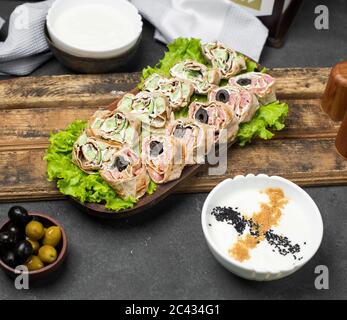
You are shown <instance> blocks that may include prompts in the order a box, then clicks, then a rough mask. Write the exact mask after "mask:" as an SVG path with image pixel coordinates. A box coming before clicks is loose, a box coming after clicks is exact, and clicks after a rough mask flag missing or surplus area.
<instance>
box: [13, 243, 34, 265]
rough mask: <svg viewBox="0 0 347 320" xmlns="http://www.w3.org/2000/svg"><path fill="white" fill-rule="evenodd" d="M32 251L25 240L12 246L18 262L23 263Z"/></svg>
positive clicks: (29, 244)
mask: <svg viewBox="0 0 347 320" xmlns="http://www.w3.org/2000/svg"><path fill="white" fill-rule="evenodd" d="M32 253H33V247H32V245H31V243H30V242H29V241H27V240H24V241H21V242H18V243H17V244H16V246H15V247H14V254H15V255H16V259H17V261H18V263H19V264H22V263H25V262H26V261H27V260H28V258H29V257H30V256H31V255H32Z"/></svg>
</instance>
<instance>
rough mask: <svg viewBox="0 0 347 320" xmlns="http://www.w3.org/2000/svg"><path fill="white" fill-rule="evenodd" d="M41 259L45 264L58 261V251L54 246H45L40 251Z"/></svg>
mask: <svg viewBox="0 0 347 320" xmlns="http://www.w3.org/2000/svg"><path fill="white" fill-rule="evenodd" d="M39 258H40V259H41V261H43V262H45V263H52V262H54V261H55V260H57V250H55V248H54V247H52V246H48V245H44V246H42V247H41V248H40V249H39Z"/></svg>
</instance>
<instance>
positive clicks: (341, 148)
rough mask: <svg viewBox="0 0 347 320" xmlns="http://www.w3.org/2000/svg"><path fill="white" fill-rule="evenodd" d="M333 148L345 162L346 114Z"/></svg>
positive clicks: (346, 149)
mask: <svg viewBox="0 0 347 320" xmlns="http://www.w3.org/2000/svg"><path fill="white" fill-rule="evenodd" d="M346 104H347V101H346ZM335 146H336V149H337V151H338V153H339V154H340V155H341V156H342V157H344V158H345V159H346V160H347V112H346V114H345V117H344V119H343V121H342V124H341V127H340V129H339V132H338V133H337V136H336V140H335Z"/></svg>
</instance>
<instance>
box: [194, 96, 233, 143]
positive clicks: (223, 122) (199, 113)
mask: <svg viewBox="0 0 347 320" xmlns="http://www.w3.org/2000/svg"><path fill="white" fill-rule="evenodd" d="M188 116H189V118H190V119H193V120H196V121H198V122H201V123H203V124H207V125H208V126H209V129H208V136H210V135H211V131H212V132H213V135H214V140H215V141H214V142H221V141H219V140H220V139H219V138H220V133H221V131H222V130H227V132H226V133H227V142H232V141H233V140H234V139H235V138H236V134H237V132H238V130H239V121H238V118H237V117H236V115H235V114H234V112H233V111H232V110H231V108H229V107H228V105H226V104H225V103H223V102H219V101H209V102H193V103H192V104H191V105H190V106H189V115H188Z"/></svg>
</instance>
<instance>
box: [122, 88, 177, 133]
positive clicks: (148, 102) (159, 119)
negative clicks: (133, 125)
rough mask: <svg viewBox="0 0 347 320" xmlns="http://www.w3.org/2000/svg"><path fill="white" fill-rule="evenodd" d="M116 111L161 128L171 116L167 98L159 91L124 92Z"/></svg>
mask: <svg viewBox="0 0 347 320" xmlns="http://www.w3.org/2000/svg"><path fill="white" fill-rule="evenodd" d="M117 111H120V112H123V113H125V114H126V115H127V116H128V115H130V117H131V118H132V117H134V118H136V119H138V120H139V121H141V122H143V123H145V124H147V125H149V126H151V127H154V128H163V127H165V125H166V122H167V121H168V120H169V118H170V116H171V107H170V104H169V101H168V99H167V98H166V97H165V96H164V95H163V94H161V93H159V92H146V91H141V92H139V93H138V94H137V95H133V94H131V93H127V94H125V95H124V96H123V97H122V99H121V100H120V101H119V102H118V104H117Z"/></svg>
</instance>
